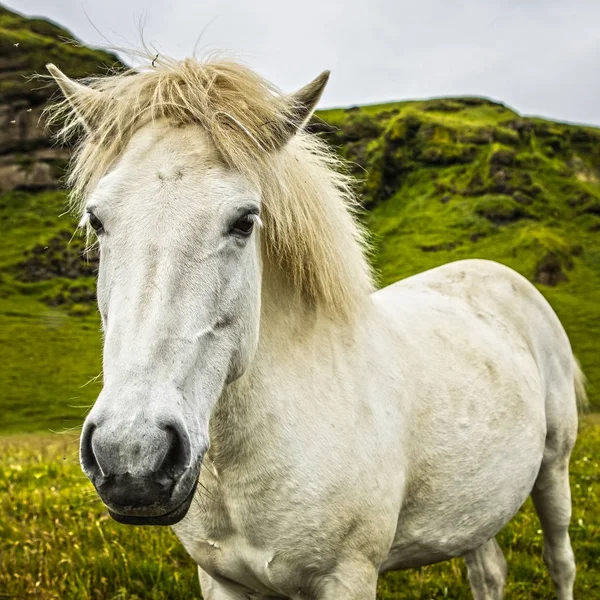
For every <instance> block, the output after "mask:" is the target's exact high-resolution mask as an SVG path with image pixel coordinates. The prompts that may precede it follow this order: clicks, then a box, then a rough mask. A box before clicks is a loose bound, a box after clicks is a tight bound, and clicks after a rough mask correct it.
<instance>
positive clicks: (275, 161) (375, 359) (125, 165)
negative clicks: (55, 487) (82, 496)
mask: <svg viewBox="0 0 600 600" xmlns="http://www.w3.org/2000/svg"><path fill="white" fill-rule="evenodd" d="M49 70H50V72H51V74H52V75H53V76H54V78H55V79H56V81H57V82H58V84H59V86H60V87H61V88H62V91H63V92H64V95H65V97H66V101H63V102H62V103H60V104H59V106H58V108H55V109H54V111H52V112H51V116H52V115H54V117H57V118H61V119H66V120H65V121H63V129H62V133H63V134H64V135H69V134H70V133H71V132H74V131H76V130H77V129H78V126H79V125H81V126H82V128H81V133H82V135H81V136H79V137H80V144H79V146H78V151H77V152H76V154H75V157H74V161H73V165H72V169H71V179H70V182H71V185H72V186H73V188H74V200H75V204H76V207H77V209H78V210H81V212H82V214H83V220H84V222H87V224H88V225H89V226H90V227H91V228H93V229H95V231H96V233H97V236H98V244H99V249H100V254H101V261H100V272H99V277H98V303H99V308H100V314H101V316H102V323H103V330H104V387H103V390H102V393H101V394H100V396H99V398H98V400H97V401H96V403H95V405H94V407H93V409H92V410H91V412H90V414H89V415H88V417H87V419H86V421H85V425H84V429H83V432H82V438H81V463H82V466H83V469H84V471H85V473H86V474H87V476H88V477H89V478H90V479H91V480H92V482H93V483H94V485H95V486H96V489H97V490H98V493H99V494H100V496H101V498H102V500H103V501H104V502H105V503H106V505H107V506H108V508H109V510H110V513H111V515H112V516H113V517H114V518H115V519H116V520H117V521H120V522H122V523H132V524H163V525H165V524H168V525H174V530H175V532H176V534H177V535H178V537H179V539H180V540H181V541H182V543H183V545H184V546H185V548H186V549H187V551H188V552H189V554H190V555H191V556H192V557H193V558H194V560H195V561H196V562H197V564H198V566H199V574H200V582H201V586H202V592H203V594H204V597H205V598H208V599H210V600H234V599H242V598H263V599H267V598H270V599H273V598H289V599H298V600H299V599H308V598H310V599H315V600H325V599H340V598H341V599H356V600H365V599H374V598H375V597H376V584H377V577H378V574H379V573H381V572H383V571H389V570H397V569H406V568H411V567H417V566H419V565H425V564H429V563H434V562H437V561H443V560H446V559H449V558H452V557H456V556H463V557H464V558H465V560H466V562H467V566H468V573H469V580H470V582H471V587H472V590H473V594H474V596H475V598H478V599H483V598H486V599H487V598H501V597H502V594H503V587H504V582H505V576H506V563H505V560H504V558H503V555H502V552H501V550H500V548H499V546H498V544H497V543H496V541H495V539H494V536H495V535H496V533H497V532H498V531H499V530H500V529H501V528H502V527H504V525H506V523H508V521H509V520H510V519H511V517H512V516H513V515H514V514H515V513H516V512H517V511H518V510H519V508H520V507H521V505H522V504H523V502H524V501H525V499H526V498H527V497H528V496H529V495H530V494H531V495H532V496H533V501H534V503H535V507H536V509H537V512H538V514H539V516H540V519H541V523H542V527H543V530H544V558H545V560H546V564H547V566H548V570H549V572H550V575H551V577H552V580H553V582H554V585H555V587H556V591H557V594H558V596H559V598H561V599H562V600H567V599H570V598H572V597H573V581H574V577H575V562H574V558H573V552H572V550H571V545H570V542H569V534H568V526H569V518H570V514H571V501H570V490H569V474H568V464H569V455H570V453H571V449H572V448H573V444H574V442H575V438H576V432H577V403H576V396H579V399H580V400H581V401H584V398H585V394H584V391H583V382H582V375H581V372H580V370H579V367H578V366H577V363H576V361H575V359H574V357H573V354H572V351H571V347H570V345H569V340H568V339H567V336H566V334H565V331H564V329H563V327H562V326H561V324H560V322H559V320H558V318H557V317H556V315H555V313H554V312H553V311H552V309H551V308H550V306H549V305H548V303H547V302H546V301H545V300H544V298H543V297H542V295H541V294H540V293H539V292H538V291H537V290H536V289H535V287H534V286H533V285H532V284H531V283H529V282H528V281H527V280H526V279H524V278H523V277H521V276H520V275H518V274H517V273H515V272H514V271H512V270H510V269H508V268H507V267H504V266H502V265H500V264H496V263H493V262H488V261H484V260H468V261H460V262H455V263H451V264H448V265H445V266H443V267H439V268H437V269H433V270H431V271H427V272H426V273H422V274H420V275H416V276H414V277H410V278H408V279H406V280H404V281H401V282H399V283H396V284H394V285H391V286H389V287H387V288H385V289H382V290H379V291H377V292H374V291H373V284H372V279H371V273H370V270H369V267H368V264H367V261H366V259H365V255H364V250H365V244H364V236H363V232H362V230H361V228H360V227H359V226H358V225H357V223H356V221H355V219H354V217H353V204H354V201H353V196H352V193H351V190H350V187H349V179H348V178H347V177H346V176H345V175H343V174H340V171H339V168H338V166H339V165H338V163H337V159H335V158H334V157H333V156H332V154H331V153H330V151H329V150H328V149H327V148H326V147H325V145H324V144H323V143H322V142H320V141H319V140H318V139H316V137H315V136H312V135H309V134H308V133H306V132H304V131H303V126H304V124H305V123H306V121H307V119H308V118H309V117H310V115H311V113H312V111H313V109H314V107H315V105H316V103H317V101H318V99H319V97H320V96H321V93H322V91H323V88H324V86H325V84H326V82H327V78H328V73H327V72H326V73H323V74H322V75H321V76H319V77H318V78H317V79H315V80H314V81H313V82H312V83H310V84H309V85H308V86H306V87H304V88H303V89H302V90H300V91H299V92H297V93H296V94H294V95H291V96H285V95H282V94H279V93H278V92H277V91H276V89H275V88H273V87H272V86H271V85H270V84H269V83H267V82H266V81H265V80H264V79H262V78H261V77H259V76H258V75H257V74H255V73H254V72H252V71H251V70H249V69H247V68H246V67H243V66H241V65H239V64H236V63H230V62H225V61H223V62H212V63H200V62H197V61H195V60H186V61H183V62H180V63H178V62H174V61H163V62H162V63H160V62H159V63H158V64H156V65H153V66H152V67H148V68H147V69H144V70H141V71H139V72H135V73H133V72H132V73H127V74H124V75H115V76H109V77H103V78H97V79H93V80H88V81H87V82H86V84H85V85H84V84H82V83H80V82H75V81H73V80H70V79H68V78H67V77H66V76H65V75H64V74H62V73H61V72H60V71H59V70H58V69H57V68H56V67H54V66H52V65H50V66H49ZM196 486H198V487H196ZM192 500H193V502H192Z"/></svg>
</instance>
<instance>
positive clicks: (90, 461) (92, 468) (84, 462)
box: [79, 423, 100, 477]
mask: <svg viewBox="0 0 600 600" xmlns="http://www.w3.org/2000/svg"><path fill="white" fill-rule="evenodd" d="M95 429H96V425H95V424H93V423H88V424H86V426H85V427H84V429H83V432H82V433H81V445H80V450H79V458H80V462H81V466H82V467H83V470H84V472H85V473H86V474H87V475H88V477H93V476H95V475H96V474H97V473H98V472H99V471H100V465H99V464H98V461H97V459H96V455H95V454H94V449H93V447H92V435H93V433H94V430H95Z"/></svg>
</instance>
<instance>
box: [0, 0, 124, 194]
mask: <svg viewBox="0 0 600 600" xmlns="http://www.w3.org/2000/svg"><path fill="white" fill-rule="evenodd" d="M52 61H56V62H57V63H59V64H60V65H61V67H62V68H63V69H64V70H65V71H67V72H68V73H69V75H71V76H72V77H85V76H86V75H91V74H94V73H98V72H100V71H101V70H102V69H103V68H105V67H106V66H110V65H114V64H115V63H118V59H117V58H116V57H115V56H113V55H111V54H108V53H106V52H101V51H98V50H92V49H90V48H86V47H84V46H81V45H80V44H79V42H78V41H77V40H76V38H75V37H74V36H73V35H72V34H71V33H70V32H69V31H67V30H65V29H63V28H62V27H59V26H58V25H55V24H54V23H51V22H49V21H46V20H44V19H27V18H25V17H22V16H21V15H18V14H17V13H14V12H12V11H10V10H8V9H7V8H4V7H2V6H0V192H2V191H8V190H14V189H28V190H39V189H45V188H53V187H56V186H57V185H58V180H59V178H60V176H61V174H62V172H63V169H64V165H65V162H66V160H67V159H68V151H67V150H66V149H64V148H58V147H54V146H53V145H52V143H51V141H50V136H49V132H48V131H46V129H45V127H44V122H43V118H42V110H43V108H44V105H45V103H46V102H47V100H48V98H49V97H50V96H51V95H52V93H53V92H54V90H55V88H54V86H52V85H48V84H45V83H44V82H43V81H40V80H37V79H34V78H33V75H34V74H36V73H44V72H45V64H46V63H48V62H52Z"/></svg>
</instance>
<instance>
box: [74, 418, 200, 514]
mask: <svg viewBox="0 0 600 600" xmlns="http://www.w3.org/2000/svg"><path fill="white" fill-rule="evenodd" d="M198 458H201V457H198ZM81 465H82V467H83V470H84V472H85V474H86V475H87V476H88V477H89V479H90V480H91V481H92V483H93V484H94V487H95V488H96V491H97V492H98V494H99V496H100V498H101V499H102V501H103V502H104V504H106V506H107V507H108V509H109V513H110V515H111V516H112V517H113V519H115V520H116V521H118V522H119V523H125V524H128V525H173V524H175V523H177V522H179V521H180V520H181V519H183V517H185V515H186V513H187V511H188V509H189V507H190V504H191V502H192V499H193V497H194V492H195V490H196V486H197V481H198V474H199V470H200V469H199V465H200V461H196V460H192V456H191V444H190V440H189V437H188V434H187V431H186V430H185V428H184V427H183V426H182V425H180V424H179V423H176V422H171V423H169V424H167V425H162V426H160V427H152V426H148V424H147V423H146V424H144V425H143V426H142V427H140V428H139V429H138V431H136V432H135V433H134V431H133V430H132V428H131V427H123V426H121V427H119V424H118V423H117V424H114V425H113V424H111V425H109V424H108V423H106V422H105V423H101V424H97V423H94V422H89V423H88V422H86V425H85V427H84V430H83V433H82V436H81Z"/></svg>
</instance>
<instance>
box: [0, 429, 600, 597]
mask: <svg viewBox="0 0 600 600" xmlns="http://www.w3.org/2000/svg"><path fill="white" fill-rule="evenodd" d="M596 421H598V420H596ZM599 456H600V423H598V422H596V423H595V424H593V423H592V422H591V419H590V418H588V419H587V420H586V421H585V422H584V424H583V426H582V428H581V434H580V438H579V441H578V443H577V447H576V449H575V453H574V456H573V460H572V464H571V487H572V490H573V521H572V527H571V537H572V542H573V547H574V549H575V555H576V558H577V564H578V576H577V582H576V597H578V598H581V599H583V598H586V599H591V598H598V597H600V548H599V546H598V542H597V540H598V539H600V476H599V472H600V471H599V468H598V461H599V460H600V459H599ZM0 514H1V515H2V519H1V520H0V565H2V568H1V569H0V598H19V599H21V598H39V599H61V600H71V599H72V600H75V599H77V600H82V599H87V598H90V599H95V600H117V599H119V600H121V599H122V600H125V599H127V600H135V599H140V600H146V599H151V600H158V599H161V600H162V599H164V600H178V599H181V600H183V599H185V600H191V599H193V598H200V593H199V587H198V582H197V575H196V569H195V566H194V564H193V562H192V560H191V559H190V558H189V557H188V556H187V555H186V553H185V551H184V550H183V548H182V546H181V545H180V544H179V542H178V541H177V539H176V538H175V536H174V534H173V533H172V532H171V530H170V529H169V528H158V527H156V528H143V527H136V528H130V527H127V526H124V525H119V524H117V523H115V522H114V521H112V520H111V519H110V517H109V516H108V514H107V512H106V511H105V510H104V508H103V506H102V504H101V503H100V501H99V500H98V498H97V496H96V495H95V492H94V490H93V488H92V486H91V484H90V483H89V482H88V481H87V479H85V478H84V477H83V476H82V473H81V471H80V468H79V465H78V464H77V437H76V435H74V434H64V435H45V436H39V435H29V436H25V435H13V436H4V437H2V438H0ZM498 539H499V541H500V544H501V546H502V548H503V550H504V553H505V556H506V558H507V561H508V563H509V581H508V587H507V590H506V596H507V598H511V599H530V598H552V597H553V595H552V588H551V584H550V580H549V577H548V575H547V573H546V570H545V567H544V565H543V562H542V558H541V549H542V536H541V531H540V526H539V522H538V520H537V517H536V516H535V513H534V512H533V509H532V505H531V502H530V501H528V502H527V504H526V505H525V507H524V508H523V509H522V510H521V512H520V513H519V514H518V515H517V516H516V517H515V518H514V519H513V521H512V522H511V523H510V524H509V525H508V526H507V527H506V528H505V529H504V530H503V531H502V532H501V533H500V535H499V538H498ZM378 598H380V599H381V600H384V599H385V600H391V599H395V600H399V599H402V598H407V599H408V598H411V599H414V598H421V599H429V598H454V599H459V598H470V595H469V588H468V585H467V583H466V573H465V567H464V564H463V561H462V560H460V559H457V560H453V561H450V562H447V563H443V564H440V565H434V566H430V567H425V568H422V569H419V570H414V571H406V572H402V573H388V574H386V575H384V576H382V577H381V578H380V582H379V594H378Z"/></svg>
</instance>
